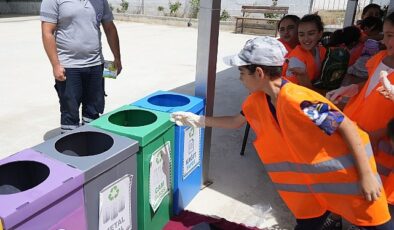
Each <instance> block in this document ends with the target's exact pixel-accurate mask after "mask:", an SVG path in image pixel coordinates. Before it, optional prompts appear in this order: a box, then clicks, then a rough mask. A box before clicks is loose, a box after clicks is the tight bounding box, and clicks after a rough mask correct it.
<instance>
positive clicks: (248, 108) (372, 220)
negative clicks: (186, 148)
mask: <svg viewBox="0 0 394 230" xmlns="http://www.w3.org/2000/svg"><path fill="white" fill-rule="evenodd" d="M285 55H286V49H285V47H284V46H283V45H282V44H281V43H280V42H279V41H278V40H276V39H274V38H271V37H257V38H255V39H251V40H249V41H247V42H246V44H245V46H244V48H243V49H242V50H241V52H240V53H239V54H238V55H236V56H234V57H232V58H231V59H230V64H231V65H233V66H238V68H239V70H240V79H241V81H242V83H243V84H244V86H245V87H246V88H247V89H248V90H249V91H250V93H251V94H250V95H249V96H248V98H247V99H246V100H245V102H244V104H243V108H242V113H241V114H239V115H235V116H224V117H204V116H199V115H196V114H193V113H189V112H176V113H173V114H171V117H172V118H171V119H172V120H173V121H175V122H176V123H177V124H178V125H187V126H195V127H204V126H210V127H221V128H238V127H241V126H242V125H243V124H245V123H246V121H247V122H248V123H249V124H250V126H251V127H252V128H253V130H254V131H255V133H256V136H257V138H256V140H255V141H254V146H255V148H256V150H257V153H258V155H259V157H260V159H261V161H262V162H263V164H264V166H265V169H266V170H267V172H268V175H269V176H270V178H271V180H272V182H273V183H274V185H275V187H276V189H277V191H278V193H279V194H280V196H281V197H282V199H283V201H284V202H285V203H286V205H287V206H288V207H289V209H290V210H291V212H292V213H293V214H294V216H295V217H296V219H297V225H296V227H295V229H297V230H299V229H302V230H303V229H305V230H314V229H320V228H321V226H322V225H323V223H324V221H325V219H326V218H327V216H328V215H329V213H330V212H334V213H337V214H339V215H341V216H343V217H344V218H346V219H347V220H348V221H349V222H351V223H353V224H355V225H358V226H363V228H365V229H379V230H389V229H394V225H393V223H392V221H391V218H390V214H389V211H388V207H387V201H386V196H385V194H384V191H382V186H381V182H380V179H379V176H378V175H377V171H376V165H375V161H374V158H373V153H372V149H371V146H370V143H369V139H368V135H367V134H366V133H365V132H363V131H361V130H360V129H358V128H357V127H356V126H355V125H354V124H353V123H352V122H351V121H350V120H349V119H348V118H347V117H346V116H344V115H343V114H342V113H341V112H340V111H339V109H337V108H336V107H335V105H334V104H332V103H331V102H329V101H328V100H327V99H326V98H324V97H323V96H321V95H320V94H318V93H316V92H314V91H312V90H309V89H307V88H305V87H302V86H299V85H296V84H293V83H291V82H287V81H286V80H284V79H282V78H281V72H282V65H283V62H284V60H285V59H284V56H285Z"/></svg>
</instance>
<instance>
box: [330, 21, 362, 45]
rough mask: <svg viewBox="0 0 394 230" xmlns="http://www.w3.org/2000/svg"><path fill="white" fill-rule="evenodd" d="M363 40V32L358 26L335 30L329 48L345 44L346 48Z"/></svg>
mask: <svg viewBox="0 0 394 230" xmlns="http://www.w3.org/2000/svg"><path fill="white" fill-rule="evenodd" d="M360 38H361V31H360V29H359V28H357V27H356V26H347V27H345V28H343V29H339V30H335V31H334V33H332V34H331V36H330V42H329V43H328V46H330V47H331V46H338V45H340V44H342V43H344V44H345V45H346V46H349V45H352V44H354V43H358V42H359V41H360Z"/></svg>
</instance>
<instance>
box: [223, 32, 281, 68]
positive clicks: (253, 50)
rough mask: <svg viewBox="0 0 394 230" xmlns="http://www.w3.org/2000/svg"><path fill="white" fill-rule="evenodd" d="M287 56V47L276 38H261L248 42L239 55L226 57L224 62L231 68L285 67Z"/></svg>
mask: <svg viewBox="0 0 394 230" xmlns="http://www.w3.org/2000/svg"><path fill="white" fill-rule="evenodd" d="M286 54H287V50H286V48H285V46H284V45H283V44H282V43H281V42H280V41H278V40H277V39H276V38H273V37H269V36H261V37H256V38H253V39H250V40H248V41H247V42H246V43H245V46H244V48H243V49H242V50H241V51H240V52H239V53H238V54H237V55H232V56H229V57H225V58H224V59H223V61H224V62H225V63H226V64H227V65H230V66H244V65H265V66H283V63H284V62H285V55H286Z"/></svg>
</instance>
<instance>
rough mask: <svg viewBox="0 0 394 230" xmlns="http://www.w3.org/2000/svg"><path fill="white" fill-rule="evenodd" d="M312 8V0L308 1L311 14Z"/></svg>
mask: <svg viewBox="0 0 394 230" xmlns="http://www.w3.org/2000/svg"><path fill="white" fill-rule="evenodd" d="M312 10H313V0H310V1H309V13H310V14H311V13H312Z"/></svg>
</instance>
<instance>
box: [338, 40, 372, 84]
mask: <svg viewBox="0 0 394 230" xmlns="http://www.w3.org/2000/svg"><path fill="white" fill-rule="evenodd" d="M378 52H379V42H378V41H376V40H373V39H368V40H367V41H365V43H364V48H363V50H362V53H361V56H360V57H359V58H358V59H357V60H356V62H355V63H354V64H353V65H351V66H349V68H348V70H347V73H348V74H350V75H352V79H351V80H350V79H345V80H347V81H346V82H344V83H343V84H342V85H350V84H355V83H360V82H364V81H366V80H367V79H368V70H367V68H366V67H365V64H366V63H367V61H368V60H369V59H370V58H371V57H372V56H374V55H375V54H377V53H378Z"/></svg>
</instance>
